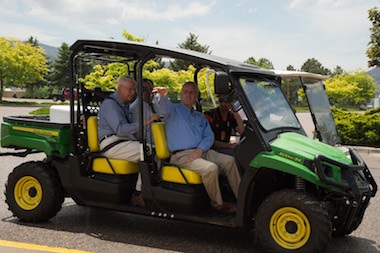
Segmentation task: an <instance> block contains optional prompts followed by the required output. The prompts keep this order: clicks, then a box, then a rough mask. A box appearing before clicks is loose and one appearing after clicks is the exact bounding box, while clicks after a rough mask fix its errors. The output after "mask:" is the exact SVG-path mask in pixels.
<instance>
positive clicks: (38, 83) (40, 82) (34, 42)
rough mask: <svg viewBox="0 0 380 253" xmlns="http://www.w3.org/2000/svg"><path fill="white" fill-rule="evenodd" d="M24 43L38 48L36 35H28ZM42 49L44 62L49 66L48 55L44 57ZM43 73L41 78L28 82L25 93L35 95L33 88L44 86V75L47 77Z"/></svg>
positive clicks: (45, 75) (45, 74) (32, 96)
mask: <svg viewBox="0 0 380 253" xmlns="http://www.w3.org/2000/svg"><path fill="white" fill-rule="evenodd" d="M24 43H25V44H29V45H31V46H33V47H38V48H40V44H39V43H38V40H37V37H33V36H30V37H29V38H28V40H26V41H25V42H24ZM41 49H42V48H41ZM42 51H43V56H44V57H45V59H46V63H47V64H48V68H49V67H50V65H51V61H49V59H48V57H46V54H45V51H44V50H43V49H42ZM49 69H50V68H49ZM43 75H44V76H43V77H44V78H43V79H39V80H36V81H35V82H32V83H29V84H28V85H27V87H26V89H27V90H26V94H28V93H29V94H30V97H31V98H34V97H35V94H34V93H35V88H40V87H44V86H45V84H46V80H45V77H47V75H48V74H47V73H44V74H43Z"/></svg>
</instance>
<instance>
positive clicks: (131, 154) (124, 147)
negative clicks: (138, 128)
mask: <svg viewBox="0 0 380 253" xmlns="http://www.w3.org/2000/svg"><path fill="white" fill-rule="evenodd" d="M121 139H123V138H122V137H118V136H116V135H114V136H111V137H109V138H107V139H105V140H104V141H102V142H101V143H100V144H99V148H100V150H102V149H104V148H105V147H107V146H108V145H109V144H111V143H113V142H115V141H117V140H121ZM103 155H104V156H106V157H108V158H111V159H119V160H127V161H128V162H131V163H137V162H138V161H140V143H139V142H138V141H124V142H122V143H119V144H117V145H116V146H114V147H112V148H110V149H109V150H107V151H106V152H104V153H103ZM141 186H142V180H141V174H140V173H139V176H138V178H137V182H136V191H141Z"/></svg>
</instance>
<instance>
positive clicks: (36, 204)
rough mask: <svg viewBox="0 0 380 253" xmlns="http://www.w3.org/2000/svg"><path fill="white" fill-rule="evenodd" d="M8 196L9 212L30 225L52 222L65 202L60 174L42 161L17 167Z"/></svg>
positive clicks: (10, 175) (12, 176)
mask: <svg viewBox="0 0 380 253" xmlns="http://www.w3.org/2000/svg"><path fill="white" fill-rule="evenodd" d="M5 197H6V200H5V201H6V203H7V204H8V206H9V210H11V211H12V213H13V214H14V215H15V216H16V217H18V218H19V219H20V220H23V221H27V222H41V221H46V220H49V219H50V218H52V217H54V216H55V215H56V214H57V213H58V211H59V210H61V207H62V203H63V201H64V195H63V189H62V186H61V183H60V181H59V177H58V174H57V172H56V171H54V170H53V169H52V168H49V166H48V165H46V164H44V163H42V162H27V163H23V164H21V165H19V166H17V167H16V168H15V169H14V170H13V172H12V173H11V174H9V176H8V181H7V183H6V184H5Z"/></svg>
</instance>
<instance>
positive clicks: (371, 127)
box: [331, 107, 380, 147]
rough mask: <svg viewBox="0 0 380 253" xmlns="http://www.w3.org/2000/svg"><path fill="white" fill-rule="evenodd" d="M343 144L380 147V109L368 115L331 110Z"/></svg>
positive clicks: (371, 111) (368, 112)
mask: <svg viewBox="0 0 380 253" xmlns="http://www.w3.org/2000/svg"><path fill="white" fill-rule="evenodd" d="M331 110H332V112H333V115H334V119H335V124H336V126H337V130H338V133H339V136H340V138H341V141H342V144H344V145H360V146H375V147H380V108H376V109H373V110H370V111H367V112H366V113H354V112H346V111H343V110H341V109H337V108H334V107H332V108H331Z"/></svg>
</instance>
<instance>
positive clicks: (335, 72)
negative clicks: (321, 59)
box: [331, 65, 344, 77]
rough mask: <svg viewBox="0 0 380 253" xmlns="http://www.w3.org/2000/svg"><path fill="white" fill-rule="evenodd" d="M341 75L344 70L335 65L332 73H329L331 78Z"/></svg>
mask: <svg viewBox="0 0 380 253" xmlns="http://www.w3.org/2000/svg"><path fill="white" fill-rule="evenodd" d="M343 73H344V70H343V69H342V68H341V67H340V66H338V65H336V67H335V69H334V71H333V72H332V73H331V76H332V77H333V76H336V75H342V74H343Z"/></svg>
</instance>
